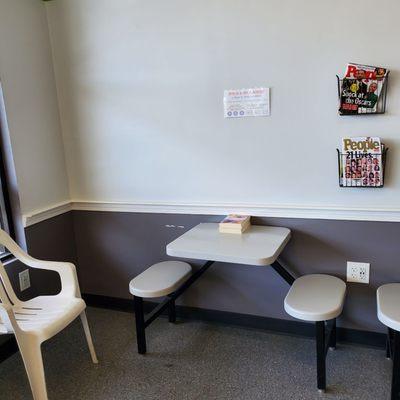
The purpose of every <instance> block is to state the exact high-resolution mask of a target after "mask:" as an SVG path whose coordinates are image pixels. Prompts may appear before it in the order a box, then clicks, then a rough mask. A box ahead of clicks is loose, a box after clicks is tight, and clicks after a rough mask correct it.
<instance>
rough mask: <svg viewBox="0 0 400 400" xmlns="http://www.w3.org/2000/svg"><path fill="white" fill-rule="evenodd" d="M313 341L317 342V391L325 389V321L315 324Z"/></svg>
mask: <svg viewBox="0 0 400 400" xmlns="http://www.w3.org/2000/svg"><path fill="white" fill-rule="evenodd" d="M315 339H316V342H317V386H318V390H320V391H325V389H326V367H325V359H326V357H325V355H326V353H325V348H326V347H325V321H317V322H316V323H315Z"/></svg>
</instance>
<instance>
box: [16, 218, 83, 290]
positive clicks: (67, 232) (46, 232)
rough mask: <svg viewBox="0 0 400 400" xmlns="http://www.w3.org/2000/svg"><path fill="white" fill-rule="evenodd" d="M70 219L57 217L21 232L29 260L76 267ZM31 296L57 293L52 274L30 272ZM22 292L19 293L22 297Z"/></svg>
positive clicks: (57, 281) (58, 282)
mask: <svg viewBox="0 0 400 400" xmlns="http://www.w3.org/2000/svg"><path fill="white" fill-rule="evenodd" d="M73 222H74V221H73V217H72V214H71V213H66V214H62V215H59V216H57V217H54V218H51V219H48V220H46V221H43V222H40V223H38V224H35V225H32V226H30V227H28V228H27V229H26V230H25V234H26V242H27V246H28V252H29V254H31V255H32V256H33V257H36V258H39V259H43V260H51V261H69V262H72V263H74V264H77V256H76V243H75V235H74V225H73ZM30 275H31V283H32V290H31V292H30V293H29V295H31V296H30V297H32V295H36V296H37V295H39V294H41V295H46V294H48V295H51V294H56V293H58V292H59V291H60V289H61V285H60V279H59V277H58V274H57V273H56V272H52V271H40V270H37V269H32V268H31V269H30ZM24 293H25V292H23V294H24Z"/></svg>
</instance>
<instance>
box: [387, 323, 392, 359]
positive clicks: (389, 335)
mask: <svg viewBox="0 0 400 400" xmlns="http://www.w3.org/2000/svg"><path fill="white" fill-rule="evenodd" d="M391 347H392V330H391V329H390V328H388V330H387V336H386V358H392V350H391Z"/></svg>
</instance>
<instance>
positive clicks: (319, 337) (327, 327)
mask: <svg viewBox="0 0 400 400" xmlns="http://www.w3.org/2000/svg"><path fill="white" fill-rule="evenodd" d="M315 339H316V344H317V387H318V390H320V391H321V392H324V391H325V390H326V354H327V353H328V349H332V350H334V349H335V348H336V318H334V319H331V320H330V321H317V322H316V323H315Z"/></svg>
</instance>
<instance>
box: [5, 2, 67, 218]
mask: <svg viewBox="0 0 400 400" xmlns="http://www.w3.org/2000/svg"><path fill="white" fill-rule="evenodd" d="M0 80H1V83H2V87H3V90H4V98H5V107H6V112H7V119H8V125H9V130H10V136H11V145H12V149H13V155H14V161H15V167H16V173H17V180H18V189H19V193H20V200H21V208H22V212H23V213H30V212H31V211H34V210H37V209H42V208H45V207H48V206H49V205H54V204H55V203H60V202H63V201H67V200H68V199H69V189H68V179H67V173H66V166H65V157H64V149H63V143H62V135H61V126H60V118H59V112H58V107H57V94H56V86H55V79H54V71H53V64H52V56H51V47H50V40H49V32H48V24H47V19H46V10H45V6H44V4H43V3H42V2H41V1H40V0H17V1H16V0H0Z"/></svg>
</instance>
